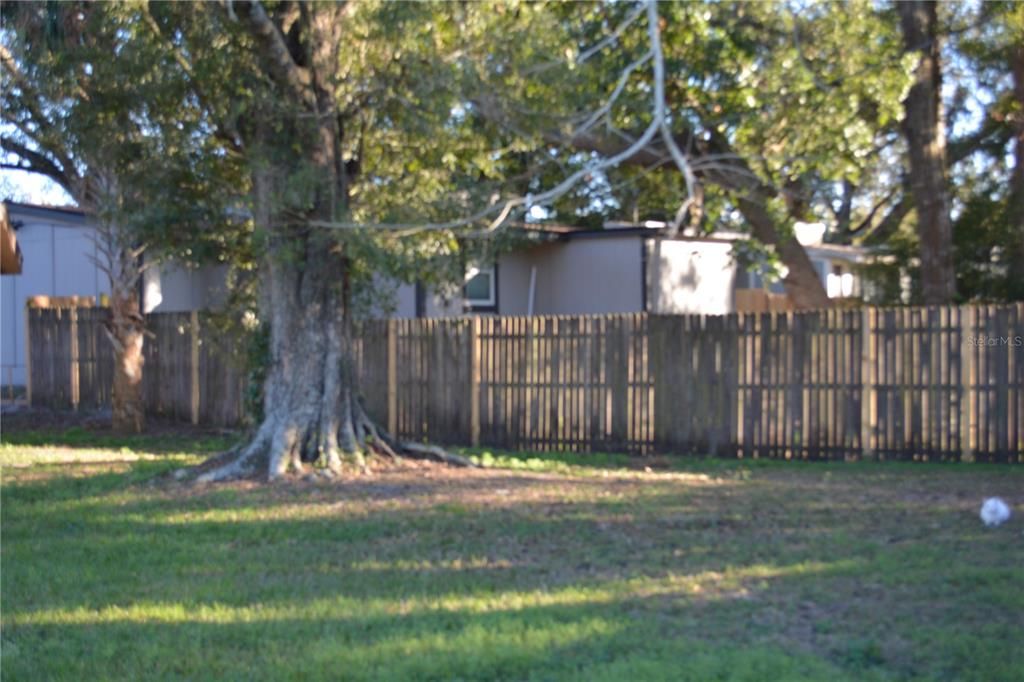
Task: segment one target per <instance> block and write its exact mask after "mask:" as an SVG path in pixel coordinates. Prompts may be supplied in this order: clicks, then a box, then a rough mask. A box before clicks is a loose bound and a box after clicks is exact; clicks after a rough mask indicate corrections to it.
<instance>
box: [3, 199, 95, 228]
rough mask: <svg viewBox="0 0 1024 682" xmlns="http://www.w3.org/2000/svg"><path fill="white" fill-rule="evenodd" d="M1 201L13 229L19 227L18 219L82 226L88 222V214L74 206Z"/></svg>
mask: <svg viewBox="0 0 1024 682" xmlns="http://www.w3.org/2000/svg"><path fill="white" fill-rule="evenodd" d="M3 203H4V206H5V207H6V209H7V213H8V217H9V220H10V222H11V225H12V227H13V228H14V229H15V230H17V229H18V228H19V227H21V225H19V224H18V222H19V219H21V220H25V219H36V220H57V221H60V222H62V223H68V224H71V225H82V226H85V225H88V224H89V216H88V215H87V214H86V212H85V211H83V210H82V209H80V208H76V207H74V206H43V205H40V204H25V203H22V202H20V201H5V202H3Z"/></svg>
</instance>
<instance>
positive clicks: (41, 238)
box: [0, 202, 224, 386]
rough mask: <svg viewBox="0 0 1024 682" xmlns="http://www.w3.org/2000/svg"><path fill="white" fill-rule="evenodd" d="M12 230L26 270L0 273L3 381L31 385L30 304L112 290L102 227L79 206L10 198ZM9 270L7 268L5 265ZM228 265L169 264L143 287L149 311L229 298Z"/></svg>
mask: <svg viewBox="0 0 1024 682" xmlns="http://www.w3.org/2000/svg"><path fill="white" fill-rule="evenodd" d="M4 208H5V209H6V218H7V221H8V226H7V230H8V233H13V235H14V236H15V237H16V240H17V249H18V251H20V255H21V271H20V273H17V274H15V273H12V274H4V275H3V276H2V277H0V286H2V290H0V314H2V323H3V324H2V327H0V355H2V358H0V359H2V364H0V384H2V385H3V386H24V385H25V303H26V301H27V299H29V298H32V297H35V296H61V297H63V296H87V297H92V298H94V299H95V300H96V301H99V300H100V298H101V297H102V296H103V295H104V294H108V293H109V291H110V286H109V284H108V282H107V276H106V274H105V273H104V272H103V270H101V269H100V268H99V267H97V265H96V257H97V255H98V253H97V249H96V243H95V234H96V230H95V228H94V227H93V225H92V221H91V220H90V218H89V216H88V215H87V214H86V213H84V212H82V211H80V210H78V209H75V208H54V207H48V206H35V205H32V204H22V203H16V202H4ZM5 273H6V269H5ZM223 286H224V275H223V272H222V269H218V268H203V269H200V270H183V269H180V268H174V267H163V268H160V269H159V270H154V271H153V273H152V274H151V275H149V276H147V277H146V281H145V282H144V283H143V285H142V287H141V292H140V294H141V300H142V302H143V308H144V311H145V312H153V311H155V312H176V311H182V310H196V309H200V308H205V307H209V306H210V305H212V304H213V303H215V302H217V301H220V300H222V298H223V293H222V292H223Z"/></svg>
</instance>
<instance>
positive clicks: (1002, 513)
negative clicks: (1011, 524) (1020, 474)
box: [981, 497, 1010, 526]
mask: <svg viewBox="0 0 1024 682" xmlns="http://www.w3.org/2000/svg"><path fill="white" fill-rule="evenodd" d="M1009 518H1010V505H1008V504H1006V503H1005V502H1003V501H1002V500H1001V499H999V498H998V497H990V498H988V499H987V500H985V504H983V505H981V520H982V521H984V522H985V525H986V526H998V525H1000V524H1002V523H1005V522H1006V520H1007V519H1009Z"/></svg>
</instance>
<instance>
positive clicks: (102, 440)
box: [0, 426, 238, 455]
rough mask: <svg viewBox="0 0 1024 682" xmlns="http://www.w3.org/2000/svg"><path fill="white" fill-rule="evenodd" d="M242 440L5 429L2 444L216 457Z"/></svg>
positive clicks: (203, 435)
mask: <svg viewBox="0 0 1024 682" xmlns="http://www.w3.org/2000/svg"><path fill="white" fill-rule="evenodd" d="M237 440H238V437H237V436H233V435H225V434H223V433H202V432H199V433H197V432H195V431H182V432H180V433H175V432H167V433H157V434H144V433H143V434H138V435H125V434H116V433H112V432H110V431H92V430H89V429H85V428H82V427H80V426H73V427H70V428H66V429H47V430H9V429H5V430H4V432H3V437H2V438H0V444H4V445H12V446H29V447H47V446H56V447H65V448H80V449H110V450H130V451H132V452H145V453H151V454H155V455H161V454H170V453H180V452H189V453H195V454H213V453H216V452H220V451H222V450H226V449H228V448H229V447H231V446H232V445H233V444H234V443H235V442H236V441H237Z"/></svg>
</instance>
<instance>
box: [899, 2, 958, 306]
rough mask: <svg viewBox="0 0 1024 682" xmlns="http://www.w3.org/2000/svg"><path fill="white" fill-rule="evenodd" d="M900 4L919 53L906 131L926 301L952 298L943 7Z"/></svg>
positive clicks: (912, 47) (906, 34) (912, 49)
mask: <svg viewBox="0 0 1024 682" xmlns="http://www.w3.org/2000/svg"><path fill="white" fill-rule="evenodd" d="M896 6H897V8H898V9H899V15H900V26H901V27H902V29H903V42H904V46H905V48H906V51H907V53H908V54H912V55H914V56H915V57H916V58H917V67H916V69H915V74H914V84H913V85H912V86H911V88H910V91H909V92H908V93H907V98H906V100H905V104H904V106H905V107H906V114H905V116H904V119H903V131H904V134H905V136H906V139H907V148H908V151H909V154H908V156H909V160H910V164H909V165H910V173H909V176H910V188H911V192H912V194H913V197H914V206H915V208H916V211H917V227H918V234H919V236H920V254H921V283H922V291H923V296H924V302H925V303H928V304H945V303H951V302H952V301H953V297H954V296H955V295H956V277H955V276H954V272H953V225H952V222H951V220H950V215H949V211H950V206H949V198H948V189H947V181H946V122H945V117H944V115H943V107H942V58H941V53H942V48H941V43H940V34H939V19H938V10H937V6H936V3H935V2H931V1H929V0H907V1H905V2H899V3H897V4H896Z"/></svg>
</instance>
